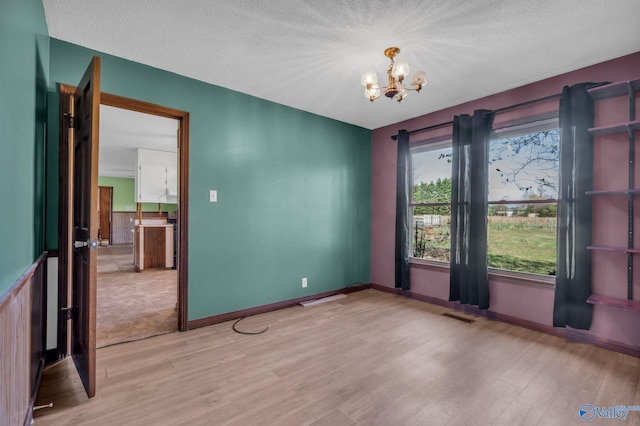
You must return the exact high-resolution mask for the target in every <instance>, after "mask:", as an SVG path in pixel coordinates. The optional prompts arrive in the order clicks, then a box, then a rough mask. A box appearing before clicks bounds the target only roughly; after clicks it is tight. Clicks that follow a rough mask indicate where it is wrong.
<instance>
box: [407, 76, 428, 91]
mask: <svg viewBox="0 0 640 426" xmlns="http://www.w3.org/2000/svg"><path fill="white" fill-rule="evenodd" d="M424 84H427V75H426V74H425V72H424V71H416V72H414V73H413V78H412V79H411V85H412V86H413V87H415V89H416V91H417V92H419V91H420V89H422V86H423V85H424Z"/></svg>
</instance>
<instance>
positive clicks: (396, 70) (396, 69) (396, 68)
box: [391, 61, 411, 81]
mask: <svg viewBox="0 0 640 426" xmlns="http://www.w3.org/2000/svg"><path fill="white" fill-rule="evenodd" d="M410 71H411V68H409V64H408V63H407V61H399V62H395V63H394V64H393V68H392V69H391V75H392V76H393V77H394V78H396V79H398V81H402V80H404V76H406V75H409V72H410Z"/></svg>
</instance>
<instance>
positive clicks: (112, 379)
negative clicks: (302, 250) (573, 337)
mask: <svg viewBox="0 0 640 426" xmlns="http://www.w3.org/2000/svg"><path fill="white" fill-rule="evenodd" d="M445 312H450V311H449V310H448V309H445V308H442V307H438V306H433V305H429V304H427V303H423V302H419V301H416V300H411V299H406V298H403V297H400V296H395V295H390V294H386V293H381V292H377V291H361V292H357V293H352V294H349V296H348V297H347V298H346V299H343V300H341V301H337V302H330V303H326V304H321V305H317V306H313V307H307V308H303V307H301V306H296V307H292V308H288V309H283V310H280V311H276V312H270V313H267V314H263V315H258V316H254V317H250V318H246V319H244V320H243V321H242V322H240V323H239V324H238V328H240V329H241V330H246V331H254V330H260V329H262V328H263V327H265V326H267V325H268V326H269V327H270V328H269V330H268V331H267V332H266V333H264V334H261V335H257V336H249V335H241V334H237V333H234V332H233V331H232V329H231V323H223V324H218V325H215V326H210V327H205V328H201V329H197V330H192V331H189V332H185V333H171V334H165V335H162V336H157V337H153V338H150V339H145V340H139V341H136V342H131V343H125V344H121V345H116V346H109V347H106V348H102V349H99V350H98V368H97V370H98V382H97V396H96V397H95V398H93V399H92V400H87V398H86V397H85V396H84V392H83V390H82V385H81V383H80V381H79V379H78V377H77V375H76V374H75V372H74V370H73V363H72V362H70V361H69V360H67V361H64V362H62V363H60V364H58V365H55V366H53V367H51V368H49V369H48V370H47V371H45V374H44V379H43V384H42V387H41V390H40V396H39V400H38V404H45V403H49V402H53V403H54V404H55V405H54V407H53V408H51V409H44V410H40V411H37V412H36V419H35V424H36V425H43V426H44V425H243V426H246V425H316V426H318V425H332V426H335V425H450V426H453V425H510V426H511V425H518V424H522V425H582V424H584V423H585V422H584V421H583V420H581V419H580V417H579V414H578V410H579V408H580V407H581V406H582V405H583V404H593V405H595V406H599V407H610V406H617V405H626V406H631V405H639V406H640V359H639V358H635V357H631V356H628V355H622V354H618V353H615V352H610V351H607V350H604V349H600V348H596V347H594V346H590V345H587V344H582V343H575V342H570V341H566V340H563V339H561V338H558V337H553V336H549V335H545V334H541V333H538V332H535V331H531V330H527V329H523V328H519V327H515V326H512V325H509V324H504V323H500V322H497V321H491V320H488V319H486V318H476V321H475V322H473V323H470V324H469V323H465V322H461V321H458V320H456V319H452V318H449V317H446V316H443V315H442V314H443V313H445ZM590 424H606V425H616V424H625V425H636V426H637V425H640V412H630V413H629V415H628V418H627V420H626V422H625V423H619V421H618V420H600V419H596V420H594V421H592V422H590Z"/></svg>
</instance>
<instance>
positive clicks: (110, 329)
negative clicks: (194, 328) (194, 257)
mask: <svg viewBox="0 0 640 426" xmlns="http://www.w3.org/2000/svg"><path fill="white" fill-rule="evenodd" d="M97 269H98V283H97V286H98V297H97V309H96V340H97V347H99V348H101V347H103V346H108V345H113V344H116V343H122V342H129V341H132V340H138V339H144V338H146V337H150V336H157V335H159V334H165V333H171V332H173V331H175V330H177V329H178V313H177V311H176V309H175V308H176V301H177V300H178V275H177V271H176V270H175V269H146V270H144V271H142V272H135V268H134V265H133V246H132V245H118V246H109V247H99V248H98V268H97Z"/></svg>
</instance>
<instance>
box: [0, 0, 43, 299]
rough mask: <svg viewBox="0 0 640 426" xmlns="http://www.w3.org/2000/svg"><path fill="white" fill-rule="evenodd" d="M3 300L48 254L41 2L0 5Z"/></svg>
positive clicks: (7, 0) (0, 277)
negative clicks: (45, 217)
mask: <svg viewBox="0 0 640 426" xmlns="http://www.w3.org/2000/svg"><path fill="white" fill-rule="evenodd" d="M0 58H2V59H1V62H2V65H0V131H1V136H0V144H1V145H0V149H1V150H2V155H1V156H0V200H2V202H1V203H0V218H1V219H2V226H0V241H1V242H2V244H0V296H1V295H2V294H4V293H5V292H6V290H7V289H8V288H9V287H11V285H12V284H13V283H14V282H15V280H16V279H17V278H18V277H19V276H20V275H21V274H22V273H23V272H24V271H25V270H26V269H27V268H28V267H29V265H31V263H33V261H34V260H35V259H36V258H37V257H38V256H39V255H40V254H41V253H42V251H43V250H44V235H45V234H44V233H45V229H44V226H45V221H44V209H45V204H44V203H45V174H44V173H45V149H46V137H45V136H46V135H45V130H46V119H47V115H46V114H47V85H48V76H49V37H48V32H47V23H46V21H45V17H44V9H43V7H42V2H41V1H40V0H2V2H1V5H0Z"/></svg>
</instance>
